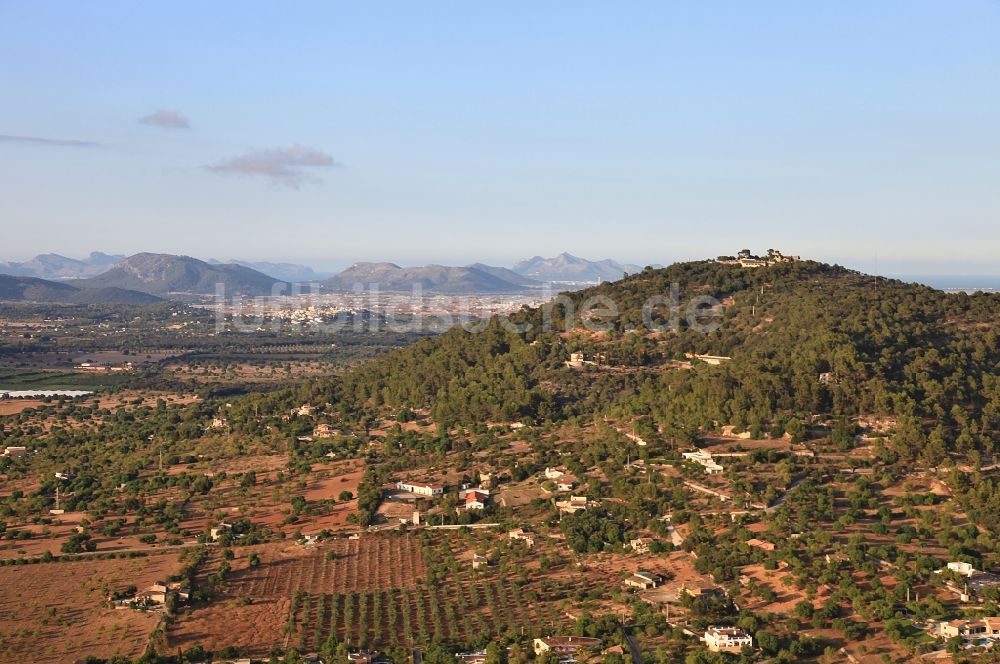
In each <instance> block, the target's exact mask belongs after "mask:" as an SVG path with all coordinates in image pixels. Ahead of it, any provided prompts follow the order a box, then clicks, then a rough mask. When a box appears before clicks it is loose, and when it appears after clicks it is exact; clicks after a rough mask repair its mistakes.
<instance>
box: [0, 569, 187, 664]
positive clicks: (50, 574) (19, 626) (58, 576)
mask: <svg viewBox="0 0 1000 664" xmlns="http://www.w3.org/2000/svg"><path fill="white" fill-rule="evenodd" d="M178 568H179V565H178V558H177V556H176V555H174V554H167V555H155V556H149V557H147V558H133V559H128V560H84V561H78V562H54V563H44V564H35V565H17V566H7V567H0V588H3V592H2V593H0V662H17V663H21V662H71V661H73V660H76V659H82V658H84V657H85V656H87V655H95V656H98V657H102V658H107V657H111V656H113V655H117V654H120V655H124V656H126V657H136V656H138V655H140V654H142V652H143V650H144V649H145V647H146V642H147V641H148V639H149V636H150V634H151V633H152V632H153V630H154V629H155V628H156V625H157V624H158V623H159V621H160V617H161V616H160V614H158V613H143V612H139V611H132V610H130V609H117V610H116V609H112V608H108V607H107V605H106V604H105V600H106V597H107V594H108V593H109V592H110V591H114V590H119V589H123V588H125V587H127V586H130V585H135V586H137V587H138V588H140V589H141V588H143V587H146V586H149V585H150V584H152V583H153V581H156V580H158V579H162V578H164V577H167V576H169V575H170V574H173V573H176V571H177V570H178Z"/></svg>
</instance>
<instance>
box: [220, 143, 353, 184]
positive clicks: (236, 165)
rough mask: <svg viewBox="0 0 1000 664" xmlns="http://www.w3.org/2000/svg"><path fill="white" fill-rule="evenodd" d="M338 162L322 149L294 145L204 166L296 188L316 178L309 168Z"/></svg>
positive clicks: (221, 172)
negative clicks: (258, 177)
mask: <svg viewBox="0 0 1000 664" xmlns="http://www.w3.org/2000/svg"><path fill="white" fill-rule="evenodd" d="M340 165H341V164H339V163H338V162H337V161H336V160H335V159H334V158H333V157H331V156H330V155H328V154H326V153H325V152H321V151H320V150H314V149H312V148H306V147H302V146H301V145H293V146H292V147H290V148H279V149H274V150H259V151H256V152H248V153H247V154H244V155H240V156H238V157H233V158H232V159H228V160H226V161H222V162H219V163H217V164H213V165H211V166H208V167H207V168H208V169H209V170H210V171H212V172H213V173H219V174H221V175H249V176H260V177H264V178H267V179H268V180H270V181H271V182H272V183H273V184H276V185H279V186H283V187H289V188H291V189H298V188H299V187H300V186H302V184H303V183H305V182H307V181H310V180H317V179H318V178H316V177H315V176H314V175H313V174H312V173H311V172H310V171H311V170H314V169H317V168H334V167H339V166H340Z"/></svg>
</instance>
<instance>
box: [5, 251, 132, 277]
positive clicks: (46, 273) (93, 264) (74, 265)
mask: <svg viewBox="0 0 1000 664" xmlns="http://www.w3.org/2000/svg"><path fill="white" fill-rule="evenodd" d="M124 258H125V257H124V256H110V255H108V254H104V253H101V252H99V251H95V252H93V253H91V254H90V256H88V257H87V258H84V259H76V258H67V257H66V256H60V255H59V254H39V255H38V256H35V257H34V258H32V259H31V260H29V261H25V262H23V263H16V262H9V263H4V262H0V274H9V275H11V276H15V277H38V278H40V279H84V278H86V277H93V276H97V275H98V274H100V273H101V272H104V271H106V270H107V269H108V268H110V267H111V266H112V265H114V264H115V263H117V262H119V261H121V260H124Z"/></svg>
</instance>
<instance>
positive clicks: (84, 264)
mask: <svg viewBox="0 0 1000 664" xmlns="http://www.w3.org/2000/svg"><path fill="white" fill-rule="evenodd" d="M641 269H642V268H641V267H640V266H638V265H630V264H623V263H618V262H617V261H613V260H610V259H607V260H602V261H589V260H586V259H583V258H578V257H576V256H572V255H570V254H567V253H563V254H560V255H559V256H556V257H554V258H542V257H540V256H535V257H534V258H529V259H526V260H523V261H519V262H518V263H516V264H515V265H514V266H513V269H508V268H505V267H497V266H493V265H486V264H483V263H474V264H472V265H466V266H448V265H424V266H422V267H401V266H399V265H396V264H394V263H375V262H362V263H355V264H354V265H352V266H351V267H349V268H347V269H346V270H344V271H342V272H340V273H337V274H335V275H333V276H330V274H329V273H326V274H323V273H318V272H316V271H315V270H313V269H312V268H311V267H308V266H306V265H299V264H295V263H272V262H253V261H239V260H231V261H229V262H226V263H223V262H220V261H216V260H212V259H210V260H208V261H203V260H200V259H197V258H192V257H190V256H175V255H172V254H153V253H141V254H136V255H134V256H130V257H128V258H126V257H124V256H113V255H109V254H104V253H101V252H94V253H92V254H90V256H88V257H87V258H84V259H75V258H67V257H65V256H60V255H58V254H43V255H39V256H36V257H35V258H33V259H31V260H29V261H25V262H23V263H17V262H10V263H0V273H2V274H9V275H12V276H24V277H36V278H40V279H48V280H56V281H63V280H73V284H74V285H75V286H79V287H83V288H118V289H124V290H132V291H141V292H144V293H150V294H155V295H170V294H193V295H211V294H212V293H214V292H215V288H216V284H220V283H221V284H223V285H224V286H225V288H226V292H227V294H236V293H239V294H243V295H270V294H271V293H272V292H274V290H273V288H274V286H275V284H280V283H285V282H288V283H302V282H318V283H320V284H321V286H322V287H323V288H326V289H328V290H330V291H350V290H353V288H354V287H355V285H357V284H363V285H364V286H365V287H368V286H369V285H372V284H376V285H377V286H378V288H380V289H381V290H383V291H388V292H412V290H413V287H414V285H419V286H420V288H421V289H422V290H423V291H424V292H425V293H438V294H450V295H461V294H475V293H484V294H486V293H493V294H497V293H518V292H522V291H530V290H533V289H541V288H542V286H543V285H544V284H545V283H547V282H552V283H556V284H558V285H559V286H560V287H567V286H573V285H579V286H585V285H590V284H594V283H597V282H600V281H614V280H617V279H620V278H621V277H622V276H623V275H624V274H625V273H632V272H639V271H640V270H641Z"/></svg>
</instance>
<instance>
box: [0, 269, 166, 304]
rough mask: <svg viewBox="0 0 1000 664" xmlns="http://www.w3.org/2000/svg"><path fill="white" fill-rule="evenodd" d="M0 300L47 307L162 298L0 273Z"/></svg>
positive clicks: (139, 302) (145, 302)
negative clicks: (34, 303) (50, 305)
mask: <svg viewBox="0 0 1000 664" xmlns="http://www.w3.org/2000/svg"><path fill="white" fill-rule="evenodd" d="M0 300H4V301H7V302H40V303H45V304H152V303H154V302H159V301H161V300H160V298H158V297H156V296H155V295H150V294H148V293H140V292H138V291H134V290H125V289H122V288H81V287H79V286H76V285H73V284H68V283H65V282H62V283H61V282H58V281H47V280H45V279H39V278H37V277H12V276H10V275H6V274H0Z"/></svg>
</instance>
